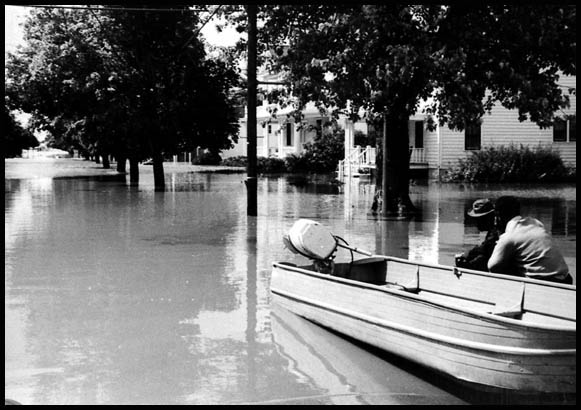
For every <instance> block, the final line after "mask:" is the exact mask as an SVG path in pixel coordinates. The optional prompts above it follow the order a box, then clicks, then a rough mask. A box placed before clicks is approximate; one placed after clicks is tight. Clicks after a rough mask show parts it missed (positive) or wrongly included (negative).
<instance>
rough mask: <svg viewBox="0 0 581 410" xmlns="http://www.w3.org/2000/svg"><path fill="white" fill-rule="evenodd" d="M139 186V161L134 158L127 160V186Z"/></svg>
mask: <svg viewBox="0 0 581 410" xmlns="http://www.w3.org/2000/svg"><path fill="white" fill-rule="evenodd" d="M137 184H139V161H138V160H137V158H135V157H131V158H129V185H137Z"/></svg>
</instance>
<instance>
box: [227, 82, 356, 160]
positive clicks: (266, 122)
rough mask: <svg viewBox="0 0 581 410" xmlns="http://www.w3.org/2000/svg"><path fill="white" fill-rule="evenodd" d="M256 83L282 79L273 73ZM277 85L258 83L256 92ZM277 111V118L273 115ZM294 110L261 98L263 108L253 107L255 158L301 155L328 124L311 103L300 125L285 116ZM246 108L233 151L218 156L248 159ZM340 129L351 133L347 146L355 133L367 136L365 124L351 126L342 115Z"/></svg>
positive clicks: (305, 109) (264, 90)
mask: <svg viewBox="0 0 581 410" xmlns="http://www.w3.org/2000/svg"><path fill="white" fill-rule="evenodd" d="M258 79H259V81H264V82H273V83H276V82H280V81H281V80H282V78H281V77H280V76H279V75H275V74H265V73H262V74H261V75H260V76H259V78H258ZM278 87H280V86H279V85H276V84H259V93H261V92H268V91H271V90H272V89H273V88H278ZM274 110H276V111H275V112H276V115H274V116H273V115H272V113H273V111H274ZM291 111H293V108H292V107H290V106H288V107H285V108H282V109H281V108H280V107H279V106H278V105H276V104H269V103H268V101H266V100H265V99H263V102H262V105H258V106H257V108H256V155H257V156H258V157H276V158H285V157H287V156H288V155H290V154H300V153H301V152H302V151H303V145H304V144H305V143H307V142H310V141H312V140H313V139H314V138H315V136H316V135H317V133H320V132H322V128H323V127H324V126H325V123H326V122H327V121H328V117H324V116H323V115H321V112H320V111H319V110H318V108H317V107H316V106H315V104H314V103H308V104H307V106H306V107H305V108H304V109H303V110H302V114H303V118H302V121H301V122H300V123H297V122H295V120H294V118H293V117H292V116H288V114H290V113H291ZM247 116H248V112H247V107H246V108H245V112H244V117H243V118H241V119H240V132H239V134H238V142H237V143H236V144H235V146H234V148H232V149H230V150H227V151H223V152H222V153H221V154H220V155H221V156H222V157H223V158H229V157H235V156H247V148H248V138H247V125H246V124H247ZM338 124H339V126H341V127H342V128H344V129H346V130H347V133H349V132H350V135H351V139H350V140H349V141H350V143H348V145H349V146H352V145H353V133H354V131H355V130H359V131H362V132H364V133H367V124H366V122H365V121H360V122H357V123H355V124H350V123H349V122H348V121H346V119H345V118H344V117H342V116H340V117H339V120H338Z"/></svg>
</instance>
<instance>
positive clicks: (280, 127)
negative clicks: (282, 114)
mask: <svg viewBox="0 0 581 410" xmlns="http://www.w3.org/2000/svg"><path fill="white" fill-rule="evenodd" d="M285 138H286V127H285V126H284V123H281V122H279V123H278V157H279V158H284V142H285V141H284V139H285Z"/></svg>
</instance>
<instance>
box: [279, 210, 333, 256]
mask: <svg viewBox="0 0 581 410" xmlns="http://www.w3.org/2000/svg"><path fill="white" fill-rule="evenodd" d="M288 240H289V242H290V243H291V245H292V246H293V247H294V248H295V249H296V250H297V251H298V252H299V253H301V254H303V255H304V256H307V257H309V258H312V259H322V260H324V259H328V258H329V257H330V256H331V255H332V254H333V252H335V250H336V249H337V240H336V239H335V237H334V236H333V234H332V233H331V232H329V231H328V230H327V228H325V227H324V226H323V225H321V224H320V223H318V222H315V221H311V220H310V219H299V220H298V221H296V222H295V223H294V225H293V226H292V227H291V229H290V230H289V232H288Z"/></svg>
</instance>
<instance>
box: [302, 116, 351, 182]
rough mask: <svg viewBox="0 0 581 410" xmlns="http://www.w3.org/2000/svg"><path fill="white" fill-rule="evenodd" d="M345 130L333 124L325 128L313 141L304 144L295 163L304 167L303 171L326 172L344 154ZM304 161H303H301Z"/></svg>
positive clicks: (335, 164) (335, 165)
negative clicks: (299, 158) (302, 150)
mask: <svg viewBox="0 0 581 410" xmlns="http://www.w3.org/2000/svg"><path fill="white" fill-rule="evenodd" d="M344 140H345V131H344V130H343V129H342V128H340V127H338V126H337V125H335V126H334V127H333V128H332V129H331V130H325V132H323V134H322V135H321V136H317V137H315V139H314V140H313V142H307V143H306V144H305V146H304V147H305V151H304V152H303V154H302V155H301V156H302V157H303V158H302V159H301V160H300V161H297V164H296V165H300V166H301V167H303V166H304V167H305V169H304V171H308V172H315V173H317V172H319V173H328V172H333V171H334V170H335V169H336V168H337V164H338V163H339V161H340V160H342V159H343V158H344V155H345V148H344V147H345V141H344ZM302 161H304V163H303V162H302Z"/></svg>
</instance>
